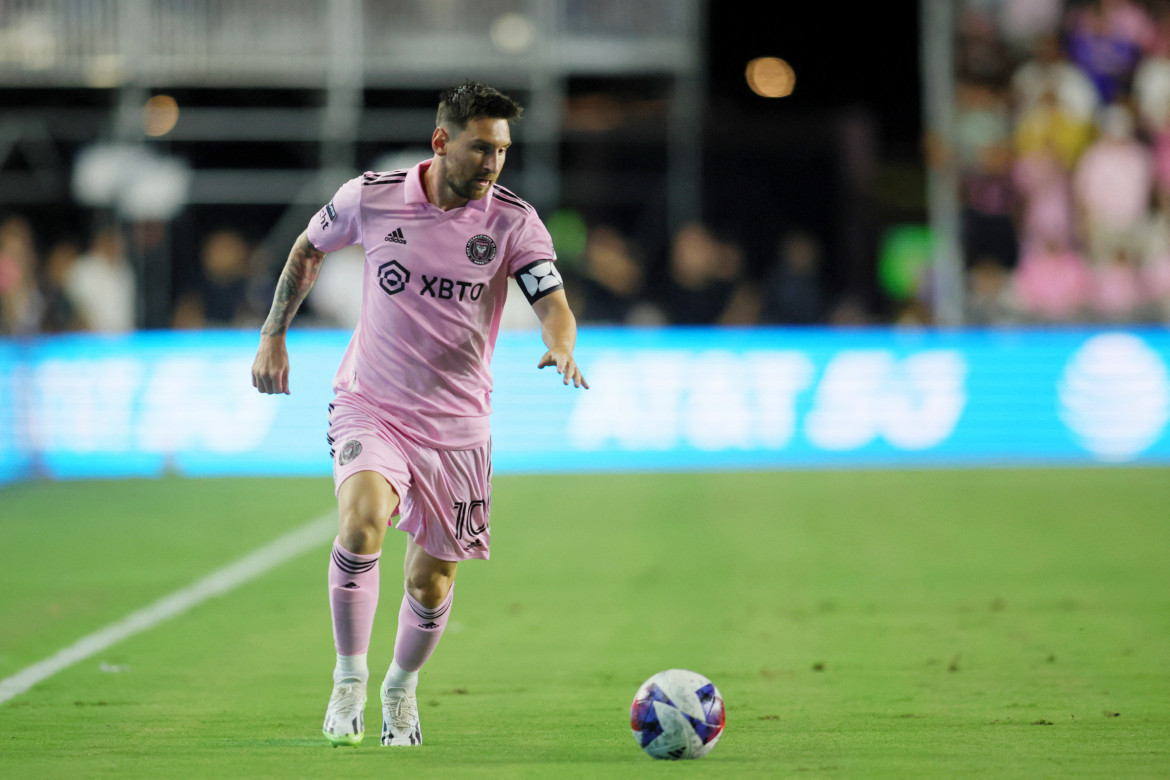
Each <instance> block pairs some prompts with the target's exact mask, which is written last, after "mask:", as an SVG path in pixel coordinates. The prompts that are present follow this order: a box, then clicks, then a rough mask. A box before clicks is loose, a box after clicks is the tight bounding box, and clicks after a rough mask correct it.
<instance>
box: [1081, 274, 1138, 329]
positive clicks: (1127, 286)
mask: <svg viewBox="0 0 1170 780" xmlns="http://www.w3.org/2000/svg"><path fill="white" fill-rule="evenodd" d="M1093 276H1094V280H1093V281H1094V284H1093V297H1092V305H1093V309H1094V311H1096V312H1097V313H1098V314H1100V315H1102V316H1104V317H1106V318H1107V319H1111V320H1115V321H1116V320H1128V319H1130V318H1131V317H1132V316H1133V315H1134V314H1136V312H1137V309H1138V307H1139V306H1140V305H1141V304H1142V303H1143V299H1144V297H1145V296H1144V293H1143V291H1142V283H1141V278H1140V277H1139V276H1138V269H1137V268H1135V267H1134V266H1133V265H1132V264H1130V263H1121V262H1109V263H1106V264H1104V265H1102V266H1101V267H1100V268H1097V269H1096V271H1095V272H1094V274H1093Z"/></svg>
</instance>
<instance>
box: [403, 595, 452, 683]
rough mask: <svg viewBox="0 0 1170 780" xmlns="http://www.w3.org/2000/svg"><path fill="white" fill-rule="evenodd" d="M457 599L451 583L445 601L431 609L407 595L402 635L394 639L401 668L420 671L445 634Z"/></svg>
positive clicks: (405, 597) (404, 602)
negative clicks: (454, 601)
mask: <svg viewBox="0 0 1170 780" xmlns="http://www.w3.org/2000/svg"><path fill="white" fill-rule="evenodd" d="M454 598H455V587H454V586H451V590H449V591H447V598H445V599H443V603H442V604H440V605H439V606H437V607H435V608H434V609H431V608H429V607H424V606H423V605H422V604H421V603H419V602H418V601H417V600H415V598H414V597H413V596H411V595H410V594H409V593H406V594H405V595H403V597H402V607H401V609H399V610H398V637H397V638H396V639H395V640H394V662H395V663H396V664H398V666H399V667H400V668H401V669H403V670H404V671H407V672H417V671H418V670H419V669H421V668H422V665H423V664H425V663H426V662H427V659H428V658H430V657H431V653H432V652H433V651H434V649H435V645H437V644H439V638H440V637H441V636H443V629H444V628H446V627H447V615H448V614H449V613H450V612H451V601H452V600H453V599H454Z"/></svg>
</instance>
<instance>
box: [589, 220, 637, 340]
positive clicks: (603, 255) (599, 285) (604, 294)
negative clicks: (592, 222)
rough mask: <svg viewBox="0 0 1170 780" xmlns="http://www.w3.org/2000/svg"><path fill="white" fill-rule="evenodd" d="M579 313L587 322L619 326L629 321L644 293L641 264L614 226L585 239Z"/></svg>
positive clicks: (600, 228)
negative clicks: (639, 295) (639, 296)
mask: <svg viewBox="0 0 1170 780" xmlns="http://www.w3.org/2000/svg"><path fill="white" fill-rule="evenodd" d="M582 262H583V266H584V267H583V269H582V271H583V273H582V276H581V278H580V279H579V280H577V284H578V285H580V290H579V292H580V299H579V300H580V303H579V306H580V314H579V317H580V318H581V319H582V320H583V321H586V322H597V323H607V324H611V325H620V324H622V323H624V322H626V320H627V319H628V318H629V316H630V312H631V311H632V310H633V307H634V306H635V305H636V303H637V301H638V294H639V293H640V292H641V290H642V264H641V262H639V261H638V260H637V259H636V258H634V256H633V251H632V249H631V247H630V245H629V243H628V242H627V241H626V240H625V238H623V237H622V235H621V234H620V233H618V232H617V231H616V230H614V229H613V228H611V227H607V226H604V225H603V226H596V227H593V228H590V229H589V232H588V233H587V234H586V237H585V251H584V253H583V255H582Z"/></svg>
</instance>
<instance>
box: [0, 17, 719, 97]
mask: <svg viewBox="0 0 1170 780" xmlns="http://www.w3.org/2000/svg"><path fill="white" fill-rule="evenodd" d="M696 6H697V3H696V2H695V0H638V2H627V1H626V0H242V1H241V0H0V85H7V86H22V85H28V86H35V85H53V86H99V87H114V86H120V85H122V84H125V83H135V84H139V85H144V86H161V85H167V84H174V83H182V84H186V85H192V86H226V85H241V84H248V85H256V86H265V85H272V86H297V85H304V86H312V85H320V84H324V83H327V81H328V79H329V78H330V77H331V76H330V74H334V77H335V76H336V73H337V72H338V69H339V68H342V69H348V70H358V71H360V72H361V73H362V75H363V80H364V81H365V82H366V83H379V82H385V81H388V80H389V81H396V82H400V81H402V80H403V79H406V80H409V79H411V78H418V77H420V75H422V74H428V73H433V72H436V71H438V72H452V71H457V70H460V69H476V70H479V71H482V70H483V69H485V68H502V69H507V68H510V67H511V68H524V69H530V68H533V67H540V68H544V69H549V68H551V69H552V70H554V71H557V70H562V69H565V68H572V69H576V70H581V69H586V70H590V69H591V70H604V71H607V72H615V71H620V70H622V69H652V70H661V71H677V70H680V69H681V70H687V69H693V68H695V67H697V63H698V58H697V55H696V53H695V52H694V50H693V49H694V47H693V45H692V35H693V32H694V25H695V24H696V16H697V14H696ZM632 43H634V44H636V45H633V46H632V45H631V44H632Z"/></svg>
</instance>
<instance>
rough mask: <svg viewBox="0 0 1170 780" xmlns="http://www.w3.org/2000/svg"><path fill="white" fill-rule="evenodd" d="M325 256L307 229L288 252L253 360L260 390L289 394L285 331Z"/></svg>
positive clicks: (256, 382)
mask: <svg viewBox="0 0 1170 780" xmlns="http://www.w3.org/2000/svg"><path fill="white" fill-rule="evenodd" d="M324 258H325V253H324V252H322V251H320V250H318V249H317V248H316V247H315V246H313V245H312V243H310V242H309V236H308V232H307V231H306V232H304V233H301V235H300V236H299V237H298V238H297V240H296V243H294V244H293V248H292V251H291V252H289V255H288V261H287V262H285V264H284V270H283V271H281V273H280V281H278V282H277V283H276V294H275V295H274V296H273V298H272V308H271V309H270V310H269V312H268V319H266V320H265V321H264V326H263V327H262V328H261V329H260V348H259V349H258V350H257V351H256V360H255V361H254V362H253V363H252V386H253V387H255V388H256V389H257V390H259V391H260V392H261V393H284V394H286V395H287V394H288V349H287V348H286V347H285V334H287V333H288V326H289V324H291V323H292V319H293V316H294V315H296V313H297V309H299V308H300V305H301V303H302V302H303V301H304V300H305V296H307V295H308V294H309V290H311V289H313V284H314V283H315V282H316V281H317V274H319V273H320V272H321V261H322V260H323V259H324Z"/></svg>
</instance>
